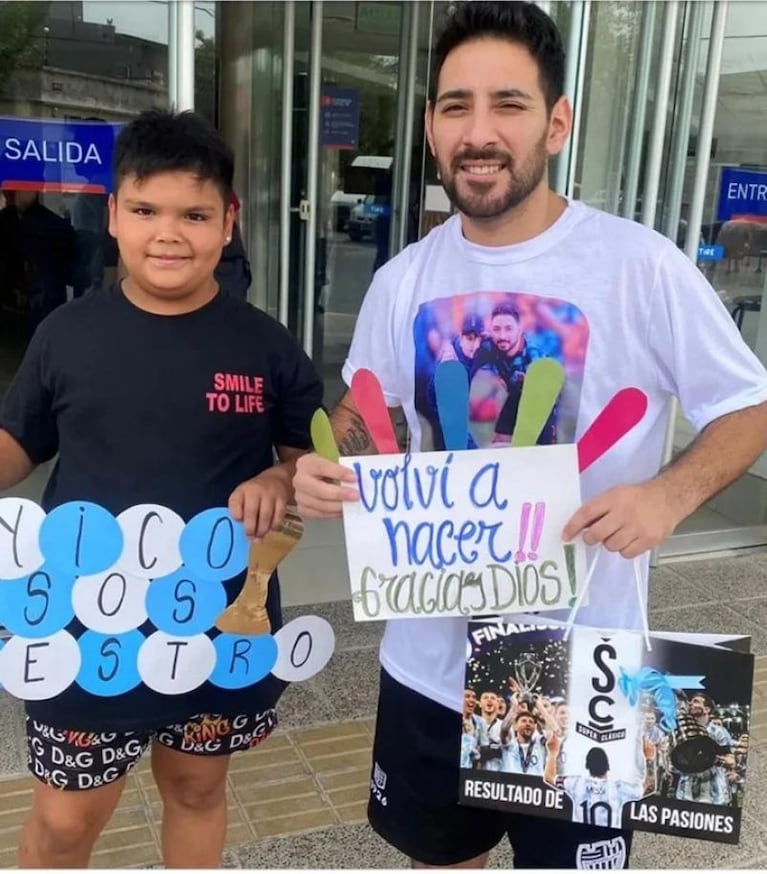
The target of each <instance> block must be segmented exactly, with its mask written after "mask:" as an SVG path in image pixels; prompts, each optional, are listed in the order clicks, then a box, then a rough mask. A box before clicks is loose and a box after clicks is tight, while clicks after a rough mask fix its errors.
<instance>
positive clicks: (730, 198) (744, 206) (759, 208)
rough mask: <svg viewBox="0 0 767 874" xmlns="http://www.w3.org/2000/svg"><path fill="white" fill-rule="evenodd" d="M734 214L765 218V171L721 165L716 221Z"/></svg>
mask: <svg viewBox="0 0 767 874" xmlns="http://www.w3.org/2000/svg"><path fill="white" fill-rule="evenodd" d="M736 216H758V217H762V218H764V219H767V171H760V170H742V169H741V168H740V167H722V173H721V177H720V182H719V207H718V209H717V214H716V218H717V221H720V222H726V221H729V219H731V218H735V217H736Z"/></svg>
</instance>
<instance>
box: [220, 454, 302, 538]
mask: <svg viewBox="0 0 767 874" xmlns="http://www.w3.org/2000/svg"><path fill="white" fill-rule="evenodd" d="M290 473H291V472H290V471H289V470H287V469H286V468H285V467H283V466H282V465H277V466H275V467H271V468H269V470H265V471H264V472H263V473H260V474H259V475H258V476H254V477H253V479H249V480H246V481H245V482H244V483H240V485H238V486H237V488H236V489H235V490H234V491H233V492H232V494H231V496H230V498H229V512H230V513H231V514H232V516H233V517H234V518H235V519H236V520H237V521H238V522H242V523H243V524H244V526H245V534H246V535H247V536H248V537H249V538H252V539H254V540H260V539H261V538H262V537H264V536H265V535H266V534H268V533H269V532H270V531H272V530H273V529H275V528H279V527H280V525H281V524H282V521H283V519H284V518H285V510H286V509H287V506H288V503H289V502H290Z"/></svg>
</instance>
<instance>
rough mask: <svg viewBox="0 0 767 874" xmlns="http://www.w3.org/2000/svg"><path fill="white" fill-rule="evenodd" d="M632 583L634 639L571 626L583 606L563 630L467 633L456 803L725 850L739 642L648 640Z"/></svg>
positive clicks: (742, 745)
mask: <svg viewBox="0 0 767 874" xmlns="http://www.w3.org/2000/svg"><path fill="white" fill-rule="evenodd" d="M595 563H596V562H594V563H593V564H592V566H591V569H590V570H589V573H588V575H587V578H586V581H585V584H584V589H583V591H582V593H581V597H582V596H583V594H584V593H585V591H586V589H587V588H588V584H589V582H590V579H591V576H592V574H593V571H594V565H595ZM634 576H635V580H636V583H637V595H638V597H639V598H640V605H642V621H643V626H644V628H643V632H635V631H624V630H601V629H597V628H588V627H582V626H577V625H574V619H575V615H576V613H577V610H578V607H579V606H580V601H581V598H579V600H578V602H577V603H576V604H575V605H574V607H573V609H572V611H571V615H570V619H569V620H568V622H567V623H564V624H553V623H552V624H545V625H544V624H541V625H518V624H513V623H510V622H507V621H504V620H502V619H496V620H483V621H474V622H471V623H470V626H469V631H468V647H467V666H466V692H465V696H464V702H465V703H464V713H463V729H462V736H461V753H460V757H461V760H460V792H459V794H460V801H461V803H462V804H465V805H469V806H476V807H488V808H494V809H498V810H503V811H509V812H516V813H530V814H536V815H540V816H548V817H552V818H555V819H567V820H571V821H573V822H584V823H589V824H592V825H598V826H608V827H613V828H631V829H637V830H641V831H651V832H658V833H661V834H672V835H679V836H682V837H693V838H703V839H706V840H711V841H718V842H722V843H731V844H735V843H737V842H738V840H739V836H740V825H741V813H742V808H743V798H744V792H745V784H746V763H747V758H748V738H749V723H750V716H751V692H752V685H753V672H754V657H753V655H751V654H750V653H749V652H748V646H749V640H748V638H733V637H727V636H722V635H703V634H677V633H664V632H654V633H650V632H649V631H648V629H647V620H646V615H645V613H644V607H643V602H642V599H641V593H642V585H641V579H640V573H639V569H638V565H637V563H636V562H634ZM493 701H494V703H495V706H494V707H493ZM474 702H477V706H476V707H475V706H474Z"/></svg>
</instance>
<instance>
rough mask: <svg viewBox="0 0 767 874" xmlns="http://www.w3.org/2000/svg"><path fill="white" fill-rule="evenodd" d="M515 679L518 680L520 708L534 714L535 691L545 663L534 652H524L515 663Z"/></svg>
mask: <svg viewBox="0 0 767 874" xmlns="http://www.w3.org/2000/svg"><path fill="white" fill-rule="evenodd" d="M513 672H514V679H515V680H516V683H517V687H518V693H517V698H518V702H519V707H520V708H523V709H527V710H529V711H531V712H532V709H533V705H534V704H535V689H536V687H537V686H538V680H540V678H541V673H542V672H543V662H541V660H540V659H539V658H538V657H537V656H536V655H535V653H532V652H523V653H520V654H519V658H517V659H516V660H515V661H514V666H513Z"/></svg>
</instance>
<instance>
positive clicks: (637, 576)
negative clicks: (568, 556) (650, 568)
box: [563, 546, 652, 652]
mask: <svg viewBox="0 0 767 874" xmlns="http://www.w3.org/2000/svg"><path fill="white" fill-rule="evenodd" d="M603 551H604V547H603V546H599V547H597V552H596V555H595V556H594V560H593V561H592V562H591V567H590V568H589V570H588V573H587V574H586V579H585V580H584V581H583V588H582V589H581V591H580V592H579V593H578V597H577V598H576V599H575V604H573V607H572V609H571V610H570V615H569V616H568V617H567V622H566V623H565V634H564V638H563V639H564V640H565V641H567V639H568V638H569V637H570V632H571V631H572V630H573V626H574V625H575V617H576V615H577V613H578V611H579V610H580V608H581V604H582V603H583V599H584V598H585V597H586V592H587V591H588V589H589V586H590V585H591V578H592V577H593V576H594V571H595V570H596V566H597V561H598V560H599V556H600V555H601V554H602V552H603ZM626 561H630V562H631V564H632V566H633V569H634V585H635V587H636V595H637V601H638V602H639V612H640V614H641V616H642V633H643V635H644V640H645V644H646V646H647V651H648V652H651V651H652V643H651V642H650V626H649V624H648V622H647V609H646V607H645V603H644V599H643V597H642V589H643V585H642V573H641V571H640V568H639V558H638V557H637V558H633V559H626Z"/></svg>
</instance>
